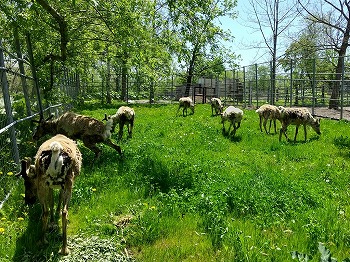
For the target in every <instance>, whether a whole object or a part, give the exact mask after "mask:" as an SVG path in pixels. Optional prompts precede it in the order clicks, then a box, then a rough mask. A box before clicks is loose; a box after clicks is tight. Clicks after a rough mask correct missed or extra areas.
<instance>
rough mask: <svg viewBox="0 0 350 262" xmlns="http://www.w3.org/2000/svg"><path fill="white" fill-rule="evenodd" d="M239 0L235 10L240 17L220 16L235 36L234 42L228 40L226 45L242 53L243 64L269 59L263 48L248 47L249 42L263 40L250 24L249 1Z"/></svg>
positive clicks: (223, 24) (224, 26) (241, 62)
mask: <svg viewBox="0 0 350 262" xmlns="http://www.w3.org/2000/svg"><path fill="white" fill-rule="evenodd" d="M237 2H238V3H237V6H236V8H235V11H237V12H238V18H236V19H234V20H232V19H230V18H220V22H221V27H222V28H223V29H225V30H230V31H231V33H232V35H233V36H234V37H235V38H234V41H233V42H231V43H228V42H226V43H225V45H226V46H227V47H229V48H230V49H231V50H232V51H233V52H234V53H235V54H237V55H241V59H242V61H240V62H239V64H240V65H241V66H246V65H251V64H255V63H260V62H265V61H268V57H267V56H266V55H265V56H264V51H263V50H258V49H254V48H249V47H248V46H249V44H252V43H254V42H259V41H261V39H262V35H261V33H260V32H255V31H254V30H253V29H252V28H249V26H248V13H247V8H248V7H247V5H248V1H244V0H238V1H237Z"/></svg>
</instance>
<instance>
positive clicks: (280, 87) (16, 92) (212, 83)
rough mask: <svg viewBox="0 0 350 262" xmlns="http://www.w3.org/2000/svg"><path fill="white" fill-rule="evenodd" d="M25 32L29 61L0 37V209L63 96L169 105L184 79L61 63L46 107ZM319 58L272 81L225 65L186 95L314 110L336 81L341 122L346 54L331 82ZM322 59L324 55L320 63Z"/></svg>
mask: <svg viewBox="0 0 350 262" xmlns="http://www.w3.org/2000/svg"><path fill="white" fill-rule="evenodd" d="M26 37H27V39H26V42H27V46H26V50H27V52H26V54H27V56H28V59H23V58H22V57H23V55H22V52H21V47H20V45H19V44H18V43H17V44H16V45H15V46H16V53H15V54H13V53H11V52H10V51H8V50H6V49H5V48H4V45H3V44H2V43H1V41H0V76H1V87H2V103H1V113H0V147H1V155H0V166H1V169H0V184H1V188H2V189H1V190H0V208H1V206H2V205H3V203H4V201H5V200H6V198H7V197H8V196H9V193H10V192H11V189H12V188H13V187H14V184H15V183H16V181H17V180H16V179H14V178H13V175H14V173H15V172H16V171H18V169H19V159H21V158H23V157H24V156H25V155H26V154H28V155H34V153H33V152H27V150H28V149H27V148H28V144H30V143H33V142H32V138H31V135H32V131H33V128H34V126H33V124H32V123H31V120H33V118H35V117H44V115H46V116H48V115H50V114H51V113H54V114H56V115H59V114H61V113H62V112H64V111H65V110H67V105H66V104H60V103H59V102H60V101H65V102H66V101H70V102H72V103H73V104H74V103H87V102H88V101H90V100H93V101H100V102H101V103H102V104H106V103H109V102H110V101H112V100H118V101H119V102H121V103H126V104H128V103H138V102H143V103H145V102H146V103H176V102H177V101H178V99H179V98H180V97H182V96H184V94H185V91H186V86H187V85H186V84H185V83H183V79H184V76H183V75H180V74H175V73H174V74H173V75H169V77H167V78H162V79H158V80H154V79H153V80H152V81H151V80H149V78H148V77H147V76H144V75H139V74H138V73H137V71H132V72H129V74H128V75H126V76H125V75H124V76H123V75H121V74H120V73H118V72H114V73H113V72H108V70H107V71H105V70H97V71H94V72H90V71H87V72H85V74H84V75H82V74H81V72H80V73H78V72H76V71H75V69H74V68H68V67H63V66H62V67H61V68H59V69H56V72H54V74H55V75H54V76H55V79H56V82H55V83H54V85H53V88H54V89H55V91H57V93H59V94H62V97H61V100H58V101H57V102H58V103H57V104H53V105H52V104H48V102H45V103H46V104H45V106H43V105H42V100H41V96H42V92H43V86H44V84H41V83H42V79H38V77H37V76H36V68H35V67H34V66H33V64H34V63H33V55H32V51H31V45H30V42H31V41H30V37H29V36H26ZM327 59H329V58H327ZM320 60H322V59H320V58H319V59H318V60H315V59H314V60H308V61H304V62H307V63H308V64H310V65H311V66H310V67H309V68H311V69H310V70H306V69H305V68H302V69H300V66H299V67H298V66H297V64H296V63H297V61H288V62H285V63H284V64H280V65H279V66H278V67H277V70H276V77H275V79H272V78H271V76H272V74H271V63H262V64H253V65H249V66H244V67H239V68H235V69H230V70H225V71H224V72H222V73H221V74H218V75H210V76H202V75H195V76H194V78H193V79H194V80H193V83H192V84H191V86H190V90H189V91H190V92H189V94H190V96H192V98H193V100H194V101H195V102H196V103H208V102H209V101H210V99H211V98H212V97H218V98H220V99H221V100H222V101H223V103H224V105H225V106H228V105H236V106H238V107H242V108H256V107H259V106H260V105H262V104H264V103H270V104H276V105H283V106H306V107H310V108H312V113H314V108H317V107H327V106H328V103H329V99H330V96H331V93H332V90H333V88H334V86H335V85H336V84H340V94H339V106H340V110H339V113H340V117H339V119H342V118H343V112H344V110H346V107H348V106H350V75H349V73H350V65H349V61H348V57H346V58H345V63H344V64H345V66H344V68H343V72H342V75H341V80H338V83H337V82H336V81H335V80H334V79H335V76H334V73H333V72H328V71H326V72H324V71H322V67H321V66H318V64H319V62H320ZM325 61H326V58H324V61H323V62H325ZM299 63H300V61H299ZM97 72H100V73H97ZM123 81H124V82H123ZM52 101H56V100H54V99H53V100H52ZM44 107H45V108H44Z"/></svg>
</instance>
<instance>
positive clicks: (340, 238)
mask: <svg viewBox="0 0 350 262" xmlns="http://www.w3.org/2000/svg"><path fill="white" fill-rule="evenodd" d="M117 107H118V106H117V105H114V106H112V107H111V106H110V107H108V108H107V109H106V108H105V109H102V108H98V107H97V106H94V105H92V106H90V107H89V108H88V109H87V108H85V110H77V112H79V113H82V114H86V115H90V116H94V117H96V118H99V119H102V118H103V116H104V113H108V114H113V113H115V111H116V108H117ZM134 109H135V112H136V119H135V127H134V134H133V138H132V139H129V140H128V139H126V130H125V131H124V139H123V141H121V142H120V145H121V147H122V149H123V151H124V156H123V157H120V156H118V155H117V154H116V152H115V151H113V149H111V148H109V147H106V146H103V145H102V146H101V148H102V150H103V153H102V156H101V158H100V159H99V160H97V161H94V154H93V153H92V152H91V151H89V150H88V149H87V148H85V147H84V146H82V145H81V144H80V143H79V145H80V148H81V151H82V153H83V157H84V159H83V170H82V173H81V175H80V176H79V177H78V178H77V179H76V183H75V187H74V190H73V197H72V200H71V206H70V209H69V220H70V223H69V226H68V238H69V246H70V249H71V254H70V255H69V256H67V257H60V256H59V255H58V254H57V251H58V248H59V246H60V245H61V242H60V237H59V233H57V232H53V233H51V234H50V236H49V239H50V244H49V245H48V246H44V247H42V246H38V245H37V243H36V242H37V240H38V238H39V236H38V232H39V230H40V220H39V217H40V212H41V210H40V206H39V205H35V206H34V207H33V208H28V207H26V206H24V203H23V196H22V195H21V194H23V192H24V190H23V185H22V181H20V182H19V183H18V188H17V189H16V190H15V192H14V193H13V195H12V196H11V197H10V199H9V201H8V202H7V203H6V205H5V206H4V208H3V209H2V210H0V219H1V220H0V261H88V260H89V261H128V260H130V261H131V260H136V261H293V259H292V254H291V253H292V252H294V251H297V252H298V254H300V261H306V260H302V258H303V257H305V256H306V255H309V256H311V257H312V259H311V260H310V261H320V257H321V253H320V251H319V242H321V243H323V245H324V246H325V247H326V248H327V249H329V250H330V252H331V254H332V256H333V257H335V258H337V259H338V261H342V260H344V259H346V258H349V257H350V255H349V254H350V217H349V214H350V205H349V200H350V198H349V194H350V190H349V181H350V180H349V171H348V170H349V156H350V128H349V123H348V122H345V121H339V122H337V121H334V120H327V119H322V120H321V132H322V134H321V136H318V135H317V134H316V133H315V132H314V131H313V130H312V129H311V128H308V140H307V142H304V141H303V140H304V134H303V129H302V128H301V129H300V131H299V136H298V139H297V142H296V143H293V142H287V141H286V140H285V139H284V137H283V139H282V142H279V141H278V135H275V134H270V135H267V134H265V133H261V132H260V129H259V118H258V116H257V114H256V113H255V112H254V111H253V110H244V114H245V116H244V119H243V121H242V124H241V128H240V129H238V131H237V133H236V137H235V138H231V137H229V136H227V135H224V134H223V133H222V125H221V123H220V118H219V117H213V116H211V109H210V105H202V104H199V105H196V111H195V114H194V115H189V116H187V117H182V116H180V114H179V115H178V116H176V115H175V113H176V110H177V105H176V104H171V105H152V106H149V105H135V106H134ZM278 125H279V123H278ZM294 130H295V127H294V126H291V127H289V129H288V132H289V133H288V134H289V136H290V137H291V138H293V136H294ZM114 138H116V135H114ZM294 254H297V253H296V252H295V253H294ZM128 257H129V259H128ZM103 259H104V260H103ZM297 260H298V259H295V260H294V261H297Z"/></svg>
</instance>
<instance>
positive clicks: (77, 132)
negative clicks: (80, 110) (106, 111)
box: [33, 112, 122, 158]
mask: <svg viewBox="0 0 350 262" xmlns="http://www.w3.org/2000/svg"><path fill="white" fill-rule="evenodd" d="M37 123H38V126H37V128H36V131H35V132H34V135H33V138H34V139H35V140H38V139H39V138H41V137H43V136H45V135H48V134H49V135H56V134H62V135H65V136H67V137H69V138H71V139H74V140H77V139H80V140H82V141H83V143H84V145H85V146H86V147H87V148H89V149H90V150H92V151H93V152H94V153H95V158H99V156H100V154H101V149H99V148H98V147H97V146H96V144H97V143H103V144H105V145H108V146H110V147H112V148H114V149H115V150H116V151H117V152H118V153H119V154H121V153H122V151H121V148H120V146H118V145H116V144H114V143H113V142H112V141H111V130H112V125H113V121H112V120H111V119H110V120H108V121H107V123H106V124H104V123H103V122H102V121H100V120H97V119H95V118H93V117H89V116H83V115H79V114H76V113H73V112H67V113H65V114H63V115H61V116H60V117H58V118H57V119H54V120H50V118H49V119H46V120H43V119H41V120H39V121H37Z"/></svg>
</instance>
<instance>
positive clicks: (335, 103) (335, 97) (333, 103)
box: [329, 19, 350, 109]
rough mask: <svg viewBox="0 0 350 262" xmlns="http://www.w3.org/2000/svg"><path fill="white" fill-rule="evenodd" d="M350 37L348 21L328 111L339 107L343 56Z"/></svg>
mask: <svg viewBox="0 0 350 262" xmlns="http://www.w3.org/2000/svg"><path fill="white" fill-rule="evenodd" d="M349 37H350V19H348V22H347V26H346V30H345V32H344V37H343V41H342V43H341V46H340V49H339V51H338V62H337V68H336V69H335V85H334V87H333V90H332V95H331V99H330V100H329V108H330V109H338V107H339V94H340V92H339V91H340V81H341V78H342V74H343V64H344V56H345V55H346V49H347V47H348V45H349Z"/></svg>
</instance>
